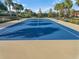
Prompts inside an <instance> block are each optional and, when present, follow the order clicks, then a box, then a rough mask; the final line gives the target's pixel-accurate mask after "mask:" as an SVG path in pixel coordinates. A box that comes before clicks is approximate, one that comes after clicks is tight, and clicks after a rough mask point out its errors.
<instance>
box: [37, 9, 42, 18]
mask: <svg viewBox="0 0 79 59" xmlns="http://www.w3.org/2000/svg"><path fill="white" fill-rule="evenodd" d="M38 17H42V11H41V8H40V9H39V11H38Z"/></svg>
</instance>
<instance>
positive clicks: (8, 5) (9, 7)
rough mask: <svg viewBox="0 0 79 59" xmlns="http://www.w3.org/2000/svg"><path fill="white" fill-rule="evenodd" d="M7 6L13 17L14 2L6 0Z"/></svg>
mask: <svg viewBox="0 0 79 59" xmlns="http://www.w3.org/2000/svg"><path fill="white" fill-rule="evenodd" d="M5 5H6V6H7V7H8V10H9V14H10V16H11V15H12V13H11V6H13V1H12V0H5Z"/></svg>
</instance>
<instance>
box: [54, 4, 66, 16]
mask: <svg viewBox="0 0 79 59" xmlns="http://www.w3.org/2000/svg"><path fill="white" fill-rule="evenodd" d="M54 9H55V10H57V12H58V15H59V17H60V16H61V13H62V11H63V9H64V3H58V4H56V5H55V8H54Z"/></svg>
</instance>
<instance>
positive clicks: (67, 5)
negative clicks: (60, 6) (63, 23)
mask: <svg viewBox="0 0 79 59" xmlns="http://www.w3.org/2000/svg"><path fill="white" fill-rule="evenodd" d="M64 6H65V10H66V11H67V12H66V13H67V16H68V17H69V16H70V9H71V8H72V6H73V3H72V1H71V0H65V2H64Z"/></svg>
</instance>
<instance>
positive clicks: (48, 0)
mask: <svg viewBox="0 0 79 59" xmlns="http://www.w3.org/2000/svg"><path fill="white" fill-rule="evenodd" d="M13 1H14V2H18V3H21V4H22V5H23V6H24V7H25V8H29V9H32V10H33V11H35V12H37V11H38V10H39V8H41V9H42V11H44V12H45V11H48V10H49V9H50V8H52V9H53V10H54V6H55V4H56V3H60V2H63V1H64V0H13ZM72 1H73V4H74V5H73V7H72V9H75V10H79V7H78V6H77V5H76V4H75V3H76V0H72Z"/></svg>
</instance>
